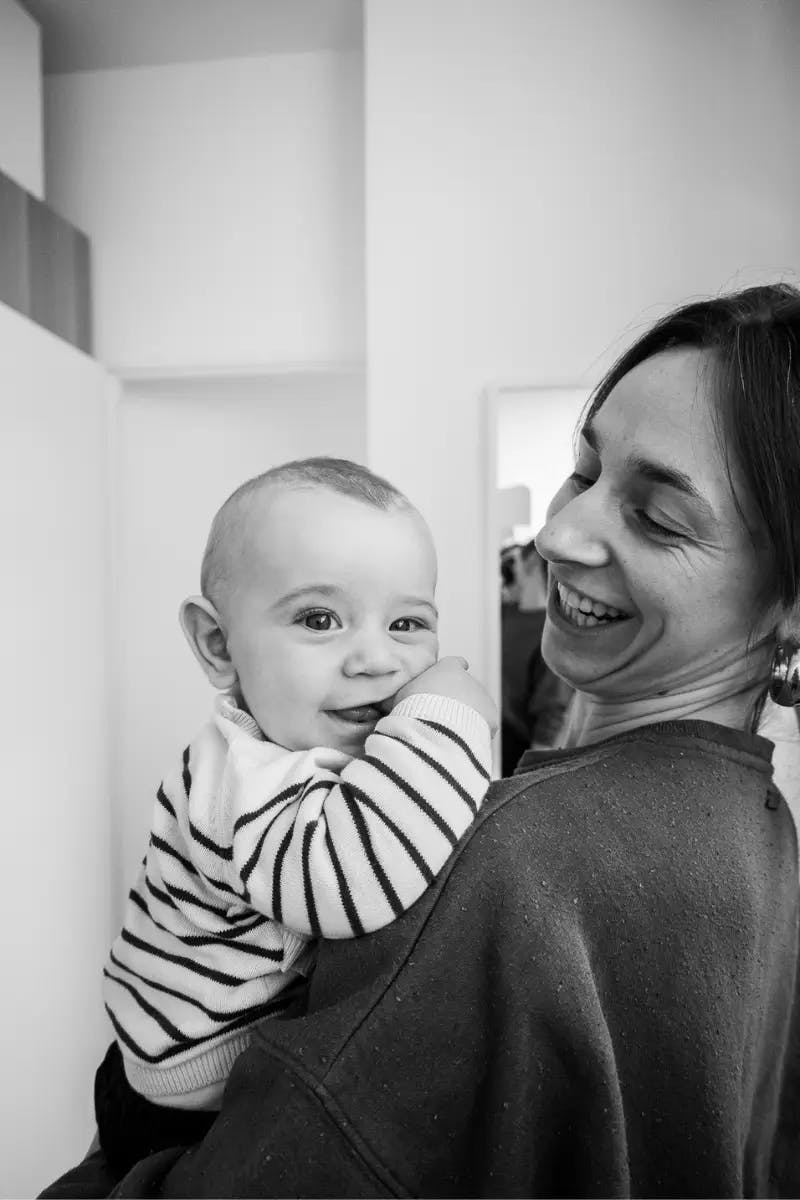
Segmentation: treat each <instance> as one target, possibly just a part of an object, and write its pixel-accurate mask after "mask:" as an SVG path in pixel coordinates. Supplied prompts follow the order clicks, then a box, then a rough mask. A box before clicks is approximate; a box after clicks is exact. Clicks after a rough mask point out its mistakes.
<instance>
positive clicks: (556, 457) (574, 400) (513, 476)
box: [495, 385, 589, 537]
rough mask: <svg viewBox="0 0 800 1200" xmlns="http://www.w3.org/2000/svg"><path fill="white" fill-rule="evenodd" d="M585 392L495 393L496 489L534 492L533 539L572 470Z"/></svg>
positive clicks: (510, 389) (514, 388) (518, 390)
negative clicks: (522, 487) (524, 489)
mask: <svg viewBox="0 0 800 1200" xmlns="http://www.w3.org/2000/svg"><path fill="white" fill-rule="evenodd" d="M588 395H589V394H588V392H587V391H586V390H579V389H574V388H557V389H553V388H528V387H523V386H520V385H516V386H512V387H508V388H504V389H501V390H500V391H499V392H498V393H497V402H496V406H495V407H496V414H497V463H496V470H497V486H498V487H500V488H511V487H514V486H515V485H517V484H522V485H523V486H524V487H526V488H527V489H528V491H529V493H530V514H529V521H528V522H527V524H528V525H529V527H530V536H531V537H533V535H534V534H535V533H538V531H539V530H540V529H541V527H542V525H543V524H544V522H545V517H546V514H547V506H548V504H549V503H550V501H551V500H552V498H553V496H554V495H555V494H556V492H557V491H558V489H559V488H560V487H561V485H562V483H563V482H564V480H565V479H566V477H567V475H569V474H570V473H571V472H572V469H573V462H574V459H573V452H572V449H573V440H574V433H575V428H576V426H577V423H578V420H579V418H580V415H581V412H582V410H583V408H584V405H585V404H586V401H587V399H588Z"/></svg>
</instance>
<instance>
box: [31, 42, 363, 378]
mask: <svg viewBox="0 0 800 1200" xmlns="http://www.w3.org/2000/svg"><path fill="white" fill-rule="evenodd" d="M362 71H363V61H362V58H361V56H360V54H357V53H354V52H317V53H309V54H283V55H271V56H268V57H261V58H239V59H231V60H225V61H219V62H204V63H188V64H187V63H182V64H176V65H171V66H159V67H148V68H134V69H122V70H110V71H95V72H83V73H77V74H69V75H60V76H58V75H57V76H49V77H48V78H47V80H46V87H45V116H46V161H47V177H48V194H49V198H50V202H51V203H52V204H53V205H54V206H55V207H56V208H57V209H58V210H59V211H60V212H61V213H62V214H63V215H64V216H65V217H67V218H68V219H69V220H71V221H73V222H74V223H75V224H76V225H78V227H79V228H81V229H83V230H84V231H85V232H86V233H87V234H88V235H89V237H90V238H91V241H92V256H93V260H92V261H93V287H94V314H95V348H96V353H97V356H98V357H99V358H100V359H101V360H102V361H103V362H105V363H106V364H108V365H109V366H110V367H112V368H113V369H115V370H117V369H131V368H142V367H146V368H153V367H159V368H160V367H172V366H176V365H179V366H183V367H187V366H188V367H192V368H195V367H197V368H206V367H217V368H220V367H221V368H223V369H226V368H228V367H231V366H234V365H242V364H245V365H247V366H262V365H264V364H270V365H271V364H273V363H291V362H295V361H300V362H319V361H323V362H326V361H343V360H344V361H350V360H353V359H355V360H358V361H360V360H362V358H363V353H364V329H363V322H364V310H363V302H364V297H363V290H364V283H363V227H364V216H363V213H364V198H363V94H362V78H363V76H362Z"/></svg>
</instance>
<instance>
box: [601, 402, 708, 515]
mask: <svg viewBox="0 0 800 1200" xmlns="http://www.w3.org/2000/svg"><path fill="white" fill-rule="evenodd" d="M581 436H582V437H583V439H584V441H585V442H586V443H587V444H588V445H589V446H590V447H591V448H592V450H594V452H595V454H599V453H600V449H601V446H602V439H601V438H600V435H599V434H598V432H597V430H596V429H595V428H594V426H593V425H589V424H586V425H584V427H583V429H582V430H581ZM625 465H626V466H627V467H628V469H629V470H630V471H633V472H634V473H635V474H637V475H640V476H641V477H642V479H647V480H649V481H650V483H663V484H665V485H666V486H667V487H672V488H675V490H676V491H678V492H683V494H684V495H685V496H689V497H690V498H691V499H692V500H693V501H694V502H695V504H696V505H697V507H698V508H699V509H700V510H701V511H702V512H703V513H704V514H705V515H706V516H707V517H708V518H709V519H710V520H712V521H716V519H717V517H716V513H715V512H714V510H713V508H712V507H711V505H710V504H709V502H708V500H706V498H705V496H704V495H703V493H702V492H700V491H698V489H697V487H696V486H695V484H694V483H693V482H692V479H691V477H690V476H689V475H687V474H686V473H685V472H684V471H679V470H678V468H677V467H668V466H667V465H666V464H665V463H658V462H653V460H652V459H649V458H645V457H644V456H643V455H640V454H632V455H630V456H629V457H628V458H627V459H626V460H625Z"/></svg>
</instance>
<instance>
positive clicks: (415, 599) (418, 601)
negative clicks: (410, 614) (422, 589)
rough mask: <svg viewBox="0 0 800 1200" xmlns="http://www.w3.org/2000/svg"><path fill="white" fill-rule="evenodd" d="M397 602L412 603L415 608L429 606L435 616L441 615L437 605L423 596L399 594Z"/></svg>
mask: <svg viewBox="0 0 800 1200" xmlns="http://www.w3.org/2000/svg"><path fill="white" fill-rule="evenodd" d="M397 603H398V604H410V605H411V606H412V607H414V608H427V609H428V611H429V612H431V613H433V615H434V616H435V617H438V616H439V610H438V609H437V607H436V605H435V604H433V603H432V602H431V601H430V600H426V599H424V597H422V596H398V597H397Z"/></svg>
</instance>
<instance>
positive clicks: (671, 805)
mask: <svg viewBox="0 0 800 1200" xmlns="http://www.w3.org/2000/svg"><path fill="white" fill-rule="evenodd" d="M770 750H771V744H770V743H769V742H767V741H766V740H765V739H764V738H759V737H751V736H749V735H746V734H739V733H737V732H736V731H733V730H727V729H724V728H723V727H721V726H717V725H712V724H710V723H707V722H699V721H698V722H689V721H682V722H669V723H667V722H665V723H663V724H662V725H660V726H649V727H642V729H640V730H638V731H636V732H635V733H634V734H633V735H627V734H626V735H621V736H619V737H616V738H613V739H610V740H609V741H607V742H600V743H597V744H595V745H592V746H587V747H582V748H580V749H578V750H574V751H556V752H550V753H548V752H539V753H531V754H529V755H527V756H525V758H524V759H523V762H522V768H523V769H521V770H518V773H517V774H516V775H514V776H512V777H511V778H508V779H504V780H500V781H497V782H496V783H494V784H493V785H492V787H491V788H490V791H489V795H488V797H487V800H486V804H485V806H484V810H483V813H482V817H481V822H480V825H479V826H478V827H476V828H475V830H474V831H473V835H472V839H471V844H470V846H468V847H465V849H464V854H465V855H466V856H467V857H468V859H469V861H470V863H471V864H473V865H472V867H471V868H470V869H471V870H474V871H476V872H477V873H478V874H481V873H482V871H483V869H484V863H485V865H486V869H487V870H489V871H491V872H493V873H494V874H495V877H502V879H503V886H504V887H505V888H507V889H509V890H511V891H513V890H515V889H519V890H520V891H521V892H523V893H524V892H527V891H528V889H529V888H530V885H531V878H530V877H531V875H533V878H534V881H535V879H536V878H538V879H539V880H541V879H545V878H546V877H547V875H548V874H550V875H552V877H553V878H554V879H556V880H558V881H560V882H561V884H564V885H565V887H566V890H567V891H569V890H570V888H572V889H573V890H575V889H579V888H582V889H587V890H589V891H591V892H592V894H593V895H594V894H596V893H600V892H601V891H602V889H605V890H606V892H608V890H609V889H610V890H611V892H612V893H617V892H618V891H619V889H620V888H623V890H624V886H625V881H626V880H634V881H635V883H636V888H637V890H641V889H650V888H652V885H653V882H654V877H655V879H656V880H660V881H661V887H662V892H663V891H664V890H665V889H666V890H668V882H667V881H669V880H671V879H676V880H678V879H680V880H681V881H682V886H684V887H686V886H688V885H689V883H690V882H691V879H692V878H693V877H694V878H696V881H697V886H698V888H699V889H700V890H701V891H704V892H708V891H711V890H716V891H717V892H718V893H719V895H724V894H727V895H729V896H730V898H731V904H735V903H736V901H737V898H739V899H741V889H742V888H743V887H745V886H747V887H752V886H754V881H757V880H758V879H769V880H770V881H771V882H770V887H774V886H775V884H776V883H777V882H778V880H780V879H784V880H785V881H786V882H787V886H788V885H789V883H794V882H796V879H797V848H796V838H795V833H794V826H793V822H792V819H791V815H790V813H789V810H788V807H787V805H786V803H785V801H783V799H782V798H781V797H780V794H779V793H777V792H776V790H775V788H774V785H773V783H772V773H771V766H770ZM527 864H535V865H536V867H537V870H535V871H534V870H533V868H532V865H531V866H530V867H529V866H528V865H527ZM754 868H755V870H754ZM565 881H569V884H568V886H567V885H566V884H565Z"/></svg>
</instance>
